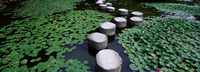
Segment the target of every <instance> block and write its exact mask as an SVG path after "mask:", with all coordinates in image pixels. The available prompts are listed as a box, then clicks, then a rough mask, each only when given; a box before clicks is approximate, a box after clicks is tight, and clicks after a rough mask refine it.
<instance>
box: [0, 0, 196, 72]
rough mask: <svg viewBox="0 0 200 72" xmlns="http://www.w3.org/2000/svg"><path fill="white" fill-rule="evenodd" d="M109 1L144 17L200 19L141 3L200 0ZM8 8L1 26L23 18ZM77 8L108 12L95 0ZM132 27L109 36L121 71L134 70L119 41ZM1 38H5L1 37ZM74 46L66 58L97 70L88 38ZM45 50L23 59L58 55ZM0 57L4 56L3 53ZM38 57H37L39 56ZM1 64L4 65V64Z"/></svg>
mask: <svg viewBox="0 0 200 72" xmlns="http://www.w3.org/2000/svg"><path fill="white" fill-rule="evenodd" d="M108 2H111V3H113V6H114V7H115V8H116V9H119V8H126V9H128V10H129V13H130V12H132V11H140V12H143V13H144V17H148V16H157V17H171V16H173V17H174V16H175V17H180V18H181V17H184V18H186V19H192V20H195V19H196V20H200V16H198V15H191V14H180V13H172V12H161V11H158V10H157V9H156V8H153V7H148V8H145V7H144V5H141V3H144V2H145V3H151V2H159V3H160V2H161V3H181V4H187V5H192V6H200V1H199V0H148V1H146V0H108ZM14 5H15V6H19V5H18V4H14ZM8 8H11V9H10V10H6V9H5V11H2V12H1V14H0V23H1V24H0V28H2V27H4V26H6V25H9V24H10V23H11V22H12V21H14V20H20V19H21V18H11V16H12V15H4V14H6V13H10V11H12V10H13V9H15V7H12V6H11V7H8ZM75 10H95V11H99V12H102V13H106V11H103V10H100V9H99V8H98V6H97V5H95V0H86V1H84V2H81V3H79V4H78V5H76V8H75ZM54 14H55V15H56V14H59V12H57V13H54ZM111 15H112V16H117V13H116V12H114V13H111ZM127 18H130V14H129V15H128V16H127ZM110 21H111V20H110ZM132 27H133V26H130V24H128V26H127V27H126V28H123V29H117V31H116V34H115V35H114V36H112V37H109V43H108V46H107V49H113V50H115V51H116V52H118V53H119V55H120V56H121V57H122V61H123V64H122V69H121V72H132V69H131V68H130V64H131V61H130V60H129V57H128V55H127V54H125V53H124V51H125V49H124V48H123V46H122V45H121V44H120V43H119V39H118V37H119V35H118V34H120V33H122V32H121V31H122V30H124V29H127V28H132ZM92 32H98V28H97V29H95V30H92V31H90V32H89V33H92ZM1 40H4V39H2V38H1ZM0 42H1V41H0ZM2 44H3V43H2ZM2 44H1V45H2ZM73 46H75V47H76V48H75V49H74V50H73V51H72V52H65V53H64V56H65V57H64V58H65V60H70V59H78V60H79V61H81V62H83V61H88V64H87V66H88V67H89V71H91V72H96V69H95V66H96V59H95V55H96V53H97V52H98V51H96V50H93V49H91V48H89V47H88V42H87V40H86V39H85V40H84V41H83V43H82V44H79V43H75V44H73ZM73 46H71V45H69V44H66V45H65V47H66V48H71V47H73ZM43 52H45V50H41V51H39V52H38V54H39V55H37V56H38V57H41V58H42V60H39V61H38V62H35V63H31V62H30V60H31V59H34V58H32V57H29V56H25V57H23V58H22V59H21V60H23V59H28V62H27V63H26V65H27V66H28V67H33V66H35V65H36V64H38V63H39V62H45V61H48V58H49V57H50V56H51V55H52V56H54V57H56V53H54V52H53V53H51V54H50V55H45V54H44V53H43ZM0 57H2V55H1V56H0ZM38 57H36V58H38ZM0 66H2V64H1V65H0ZM0 71H1V70H0ZM59 71H61V70H59ZM155 71H156V70H155ZM64 72H65V71H64Z"/></svg>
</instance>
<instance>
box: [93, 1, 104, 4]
mask: <svg viewBox="0 0 200 72" xmlns="http://www.w3.org/2000/svg"><path fill="white" fill-rule="evenodd" d="M95 4H96V5H100V4H103V2H101V1H97V2H96V3H95Z"/></svg>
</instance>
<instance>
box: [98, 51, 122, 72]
mask: <svg viewBox="0 0 200 72" xmlns="http://www.w3.org/2000/svg"><path fill="white" fill-rule="evenodd" d="M96 62H97V72H121V67H122V58H121V57H120V56H119V54H118V53H117V52H115V51H114V50H111V49H103V50H101V51H99V52H98V53H97V54H96Z"/></svg>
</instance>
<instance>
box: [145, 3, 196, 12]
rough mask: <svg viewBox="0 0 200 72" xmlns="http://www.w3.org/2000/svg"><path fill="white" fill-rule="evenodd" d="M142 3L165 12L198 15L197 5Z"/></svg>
mask: <svg viewBox="0 0 200 72" xmlns="http://www.w3.org/2000/svg"><path fill="white" fill-rule="evenodd" d="M144 5H146V6H151V7H155V8H156V9H158V10H161V11H166V12H174V13H184V14H193V15H200V7H198V6H189V5H185V4H175V3H144Z"/></svg>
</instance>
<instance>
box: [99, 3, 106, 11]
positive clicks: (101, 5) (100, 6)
mask: <svg viewBox="0 0 200 72" xmlns="http://www.w3.org/2000/svg"><path fill="white" fill-rule="evenodd" d="M99 8H100V9H103V10H104V9H106V8H107V5H106V4H100V5H99Z"/></svg>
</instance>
